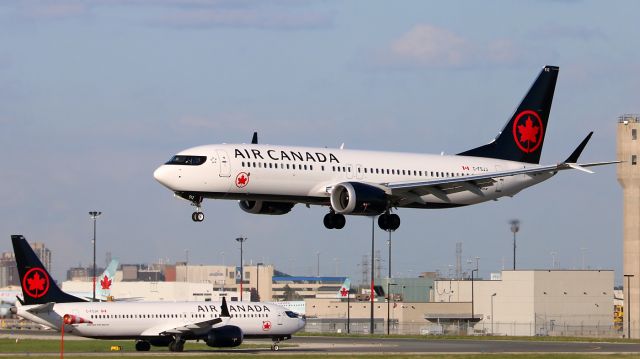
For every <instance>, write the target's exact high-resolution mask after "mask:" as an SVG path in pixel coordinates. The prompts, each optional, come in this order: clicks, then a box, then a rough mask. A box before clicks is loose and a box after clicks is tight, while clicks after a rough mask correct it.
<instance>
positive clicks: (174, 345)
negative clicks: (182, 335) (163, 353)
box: [169, 339, 184, 352]
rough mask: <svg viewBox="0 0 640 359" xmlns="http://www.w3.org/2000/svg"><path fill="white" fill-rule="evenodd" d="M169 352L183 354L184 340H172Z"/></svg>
mask: <svg viewBox="0 0 640 359" xmlns="http://www.w3.org/2000/svg"><path fill="white" fill-rule="evenodd" d="M169 350H170V351H172V352H181V351H183V350H184V340H180V339H177V340H172V341H171V343H169Z"/></svg>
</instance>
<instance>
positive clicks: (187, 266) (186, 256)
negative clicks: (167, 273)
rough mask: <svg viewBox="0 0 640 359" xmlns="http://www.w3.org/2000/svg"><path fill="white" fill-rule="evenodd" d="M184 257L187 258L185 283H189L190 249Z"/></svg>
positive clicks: (185, 252)
mask: <svg viewBox="0 0 640 359" xmlns="http://www.w3.org/2000/svg"><path fill="white" fill-rule="evenodd" d="M184 257H185V262H184V281H185V282H188V281H189V250H188V249H185V250H184Z"/></svg>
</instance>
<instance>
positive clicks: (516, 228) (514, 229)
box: [509, 219, 520, 270]
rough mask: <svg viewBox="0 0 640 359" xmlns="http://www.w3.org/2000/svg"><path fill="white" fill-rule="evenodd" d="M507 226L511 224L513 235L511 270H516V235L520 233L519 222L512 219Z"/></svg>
mask: <svg viewBox="0 0 640 359" xmlns="http://www.w3.org/2000/svg"><path fill="white" fill-rule="evenodd" d="M509 224H511V232H512V233H513V270H516V233H518V231H520V221H519V220H517V219H512V220H511V221H510V222H509Z"/></svg>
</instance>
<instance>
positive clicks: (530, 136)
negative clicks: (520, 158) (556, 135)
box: [518, 116, 540, 143]
mask: <svg viewBox="0 0 640 359" xmlns="http://www.w3.org/2000/svg"><path fill="white" fill-rule="evenodd" d="M518 132H520V143H522V142H527V141H529V143H536V142H538V139H537V138H536V136H538V132H540V127H538V126H533V121H531V117H530V116H527V119H526V120H525V121H524V126H523V125H518Z"/></svg>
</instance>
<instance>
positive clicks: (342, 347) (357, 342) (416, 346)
mask: <svg viewBox="0 0 640 359" xmlns="http://www.w3.org/2000/svg"><path fill="white" fill-rule="evenodd" d="M287 343H291V344H299V345H300V347H298V348H290V349H289V348H287V349H283V350H286V351H297V350H300V351H306V350H307V348H309V349H311V348H312V347H314V346H320V347H319V348H318V349H317V350H318V351H320V352H332V353H333V352H353V353H380V352H388V353H552V352H553V353H638V352H640V344H635V343H634V344H626V343H586V342H543V341H511V340H478V339H469V340H466V339H465V340H452V339H450V340H447V339H442V340H438V339H429V340H420V339H397V338H395V339H394V338H392V339H372V338H333V337H296V338H294V339H292V340H290V341H288V342H287Z"/></svg>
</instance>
